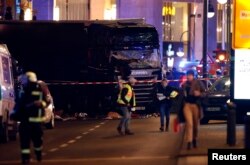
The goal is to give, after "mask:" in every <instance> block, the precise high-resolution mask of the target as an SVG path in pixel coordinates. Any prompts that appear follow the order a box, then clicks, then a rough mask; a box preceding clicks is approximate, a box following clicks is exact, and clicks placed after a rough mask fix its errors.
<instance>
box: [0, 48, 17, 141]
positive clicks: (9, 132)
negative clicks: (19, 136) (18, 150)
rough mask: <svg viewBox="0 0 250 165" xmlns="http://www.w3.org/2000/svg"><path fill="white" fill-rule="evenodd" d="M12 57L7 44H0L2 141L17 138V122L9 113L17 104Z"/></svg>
mask: <svg viewBox="0 0 250 165" xmlns="http://www.w3.org/2000/svg"><path fill="white" fill-rule="evenodd" d="M12 71H13V70H12V59H11V54H10V52H9V50H8V48H7V45H5V44H0V142H7V141H8V140H9V139H11V140H12V139H13V140H14V139H15V138H16V133H17V127H16V123H15V122H13V121H10V119H9V115H10V113H11V111H12V110H13V107H14V104H15V92H14V79H13V72H12Z"/></svg>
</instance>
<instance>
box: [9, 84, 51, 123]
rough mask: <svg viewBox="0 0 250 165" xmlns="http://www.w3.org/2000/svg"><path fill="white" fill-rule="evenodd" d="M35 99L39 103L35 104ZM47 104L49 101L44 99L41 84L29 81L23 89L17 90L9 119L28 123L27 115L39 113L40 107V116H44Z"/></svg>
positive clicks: (34, 115)
mask: <svg viewBox="0 0 250 165" xmlns="http://www.w3.org/2000/svg"><path fill="white" fill-rule="evenodd" d="M37 101H38V102H39V104H37ZM42 102H43V103H45V105H44V104H42ZM47 104H49V102H48V101H47V100H46V95H45V93H44V90H43V89H42V86H41V85H40V84H39V83H29V84H28V85H27V86H26V87H24V88H23V90H20V91H19V95H18V96H17V98H16V103H15V106H14V110H13V113H12V114H11V119H13V120H16V121H21V122H25V123H28V122H29V117H37V116H38V115H39V114H38V112H39V110H40V109H42V116H44V108H45V106H46V105H47Z"/></svg>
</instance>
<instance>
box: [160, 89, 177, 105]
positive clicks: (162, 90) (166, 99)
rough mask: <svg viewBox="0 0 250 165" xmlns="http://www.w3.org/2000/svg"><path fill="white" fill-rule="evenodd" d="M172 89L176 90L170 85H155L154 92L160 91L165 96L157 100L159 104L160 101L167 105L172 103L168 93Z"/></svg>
mask: <svg viewBox="0 0 250 165" xmlns="http://www.w3.org/2000/svg"><path fill="white" fill-rule="evenodd" d="M173 91H177V90H176V89H175V88H173V87H171V86H166V87H165V88H164V87H163V86H162V85H161V84H159V85H158V87H157V92H156V93H161V94H163V95H164V96H165V97H166V98H165V99H163V100H158V103H159V104H162V103H167V104H168V105H169V106H171V104H172V99H171V98H170V94H171V93H172V92H173Z"/></svg>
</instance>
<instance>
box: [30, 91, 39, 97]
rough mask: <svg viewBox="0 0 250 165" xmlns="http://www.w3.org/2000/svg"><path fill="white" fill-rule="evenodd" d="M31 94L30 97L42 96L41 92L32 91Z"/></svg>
mask: <svg viewBox="0 0 250 165" xmlns="http://www.w3.org/2000/svg"><path fill="white" fill-rule="evenodd" d="M31 94H32V95H35V96H39V95H42V92H39V91H32V93H31Z"/></svg>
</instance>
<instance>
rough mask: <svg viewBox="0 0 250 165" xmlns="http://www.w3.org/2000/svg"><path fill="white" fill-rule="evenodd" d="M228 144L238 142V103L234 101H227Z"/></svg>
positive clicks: (231, 144)
mask: <svg viewBox="0 0 250 165" xmlns="http://www.w3.org/2000/svg"><path fill="white" fill-rule="evenodd" d="M227 110H228V115H227V144H228V145H230V146H235V144H236V105H235V104H234V103H233V102H229V103H227Z"/></svg>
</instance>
